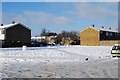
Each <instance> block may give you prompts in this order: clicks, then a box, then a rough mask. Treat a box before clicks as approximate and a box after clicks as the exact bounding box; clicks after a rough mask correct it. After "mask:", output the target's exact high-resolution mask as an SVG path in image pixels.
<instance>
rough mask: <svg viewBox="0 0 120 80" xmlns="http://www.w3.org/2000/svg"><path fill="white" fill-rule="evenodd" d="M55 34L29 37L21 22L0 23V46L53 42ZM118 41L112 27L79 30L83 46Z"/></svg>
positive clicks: (69, 41) (119, 40)
mask: <svg viewBox="0 0 120 80" xmlns="http://www.w3.org/2000/svg"><path fill="white" fill-rule="evenodd" d="M56 37H57V36H56V35H55V36H49V37H47V36H41V37H31V29H30V28H28V27H27V26H25V25H23V24H21V23H15V22H14V21H13V22H12V24H7V25H4V24H1V26H0V47H9V46H11V45H14V46H15V47H19V46H23V45H27V46H30V44H31V40H38V41H39V42H46V41H47V42H53V43H54V42H55V38H56ZM71 42H73V41H72V40H70V39H64V40H62V42H61V43H62V44H70V43H71ZM119 42H120V34H119V32H118V31H117V30H112V28H109V29H105V28H104V27H102V28H101V29H98V28H97V27H95V26H94V25H93V26H90V27H87V28H85V29H84V30H82V31H80V45H83V46H112V45H114V44H118V43H119Z"/></svg>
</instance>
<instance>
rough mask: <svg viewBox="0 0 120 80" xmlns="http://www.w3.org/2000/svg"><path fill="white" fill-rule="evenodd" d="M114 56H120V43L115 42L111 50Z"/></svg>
mask: <svg viewBox="0 0 120 80" xmlns="http://www.w3.org/2000/svg"><path fill="white" fill-rule="evenodd" d="M111 54H112V57H120V44H115V45H114V46H113V47H112V50H111Z"/></svg>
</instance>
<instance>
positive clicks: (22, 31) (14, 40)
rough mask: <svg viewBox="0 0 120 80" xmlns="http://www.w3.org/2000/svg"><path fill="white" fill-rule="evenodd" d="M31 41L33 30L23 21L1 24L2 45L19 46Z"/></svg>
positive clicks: (0, 43)
mask: <svg viewBox="0 0 120 80" xmlns="http://www.w3.org/2000/svg"><path fill="white" fill-rule="evenodd" d="M30 42H31V30H30V29H29V28H28V27H26V26H25V25H23V24H21V23H15V22H14V21H13V22H12V24H7V25H4V24H1V26H0V47H19V46H23V45H28V44H30Z"/></svg>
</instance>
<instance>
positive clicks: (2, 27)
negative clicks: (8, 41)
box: [0, 23, 30, 30]
mask: <svg viewBox="0 0 120 80" xmlns="http://www.w3.org/2000/svg"><path fill="white" fill-rule="evenodd" d="M18 24H20V25H22V26H23V27H26V26H25V25H23V24H21V23H14V24H13V23H12V24H6V25H3V26H0V29H7V28H10V27H13V26H15V25H18ZM26 28H27V29H29V30H30V28H28V27H26Z"/></svg>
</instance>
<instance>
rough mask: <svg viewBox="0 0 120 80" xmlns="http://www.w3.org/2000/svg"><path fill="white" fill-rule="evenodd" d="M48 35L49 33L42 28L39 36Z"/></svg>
mask: <svg viewBox="0 0 120 80" xmlns="http://www.w3.org/2000/svg"><path fill="white" fill-rule="evenodd" d="M48 34H49V31H48V30H47V29H46V28H43V29H42V31H41V34H40V35H41V36H47V35H48Z"/></svg>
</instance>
